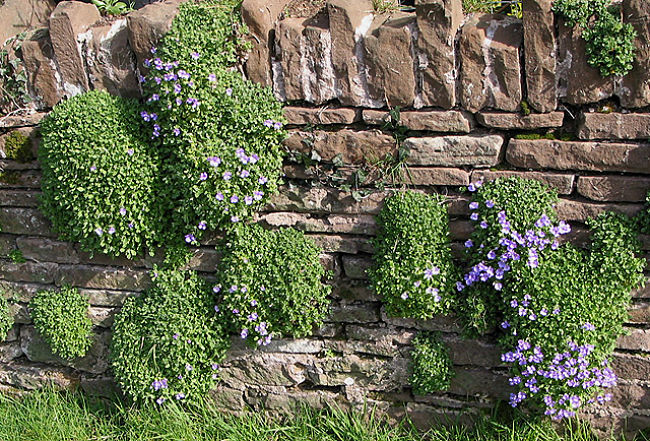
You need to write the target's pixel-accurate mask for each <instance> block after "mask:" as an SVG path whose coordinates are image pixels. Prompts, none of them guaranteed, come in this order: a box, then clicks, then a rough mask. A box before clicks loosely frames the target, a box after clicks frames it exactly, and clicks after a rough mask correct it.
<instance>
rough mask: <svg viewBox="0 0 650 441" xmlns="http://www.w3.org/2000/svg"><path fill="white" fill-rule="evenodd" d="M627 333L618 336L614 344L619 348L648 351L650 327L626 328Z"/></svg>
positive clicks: (649, 346)
mask: <svg viewBox="0 0 650 441" xmlns="http://www.w3.org/2000/svg"><path fill="white" fill-rule="evenodd" d="M628 331H629V335H624V336H622V337H619V339H618V340H617V342H616V346H617V347H618V348H619V349H628V350H631V351H642V352H650V329H628Z"/></svg>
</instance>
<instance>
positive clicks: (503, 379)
mask: <svg viewBox="0 0 650 441" xmlns="http://www.w3.org/2000/svg"><path fill="white" fill-rule="evenodd" d="M511 390H512V388H511V386H509V385H508V377H507V376H505V375H503V374H496V373H494V372H492V371H490V370H488V369H485V368H471V367H457V368H455V376H454V377H453V378H452V380H451V385H450V387H449V392H450V393H452V394H454V395H473V396H482V397H491V398H498V399H504V400H505V399H507V398H508V396H509V394H510V392H511Z"/></svg>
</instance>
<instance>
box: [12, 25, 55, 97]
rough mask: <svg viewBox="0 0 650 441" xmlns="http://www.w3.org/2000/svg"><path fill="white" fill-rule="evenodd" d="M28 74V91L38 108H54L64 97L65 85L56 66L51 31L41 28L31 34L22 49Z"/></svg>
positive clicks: (26, 38)
mask: <svg viewBox="0 0 650 441" xmlns="http://www.w3.org/2000/svg"><path fill="white" fill-rule="evenodd" d="M21 51H22V54H23V63H24V64H25V71H26V73H27V90H28V91H29V94H30V96H31V97H32V99H33V100H34V103H35V104H36V107H37V108H39V109H46V108H51V107H54V105H56V104H57V103H58V102H59V101H61V99H62V98H63V95H64V90H63V84H62V83H61V82H60V81H59V80H60V75H59V72H58V67H57V65H56V61H55V56H54V49H53V47H52V40H51V39H50V30H49V29H48V28H40V29H37V30H35V31H33V32H30V33H29V34H28V35H27V36H26V37H25V40H24V41H23V45H22V48H21Z"/></svg>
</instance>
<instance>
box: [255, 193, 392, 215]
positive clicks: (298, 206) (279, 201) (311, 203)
mask: <svg viewBox="0 0 650 441" xmlns="http://www.w3.org/2000/svg"><path fill="white" fill-rule="evenodd" d="M386 195H387V193H386V192H383V191H377V192H373V193H371V194H370V195H368V196H367V197H364V198H363V199H361V200H359V201H357V200H355V199H354V198H353V197H352V195H351V194H350V193H346V192H342V191H340V190H337V189H333V188H319V187H311V188H309V187H297V186H290V187H282V188H280V192H279V193H278V194H276V195H274V196H273V197H272V198H271V202H270V203H269V205H268V206H267V207H266V210H268V211H296V212H301V213H303V212H304V213H314V212H321V213H345V214H357V213H359V214H376V213H379V210H380V209H381V206H382V204H383V201H384V199H385V198H386Z"/></svg>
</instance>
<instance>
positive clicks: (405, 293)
mask: <svg viewBox="0 0 650 441" xmlns="http://www.w3.org/2000/svg"><path fill="white" fill-rule="evenodd" d="M400 297H401V298H402V300H406V299H408V298H409V295H408V293H407V292H403V293H402V295H401V296H400Z"/></svg>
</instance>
